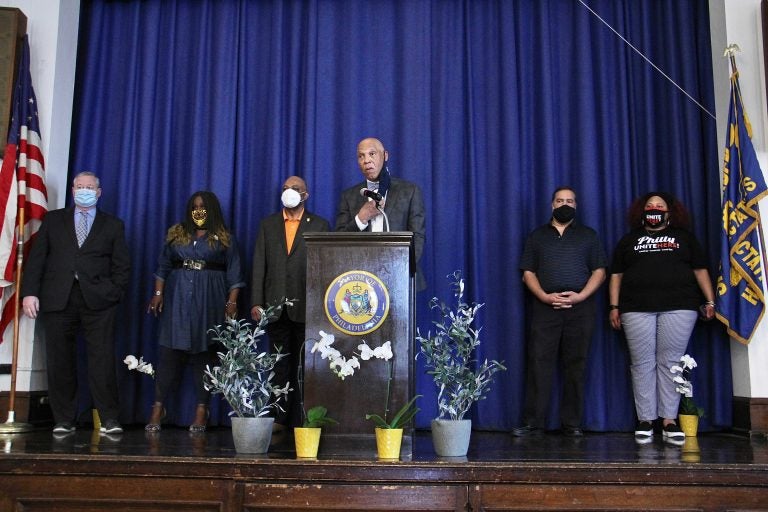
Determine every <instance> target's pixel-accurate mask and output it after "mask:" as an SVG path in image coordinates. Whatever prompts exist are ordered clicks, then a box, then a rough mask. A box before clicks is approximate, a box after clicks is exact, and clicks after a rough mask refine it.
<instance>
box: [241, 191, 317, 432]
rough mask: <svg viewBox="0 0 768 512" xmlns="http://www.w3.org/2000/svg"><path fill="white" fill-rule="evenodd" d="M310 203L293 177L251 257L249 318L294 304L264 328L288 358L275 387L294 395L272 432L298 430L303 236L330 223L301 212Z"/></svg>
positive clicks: (304, 276)
mask: <svg viewBox="0 0 768 512" xmlns="http://www.w3.org/2000/svg"><path fill="white" fill-rule="evenodd" d="M307 198H309V191H308V190H307V184H306V183H305V182H304V180H303V179H301V178H299V177H298V176H291V177H290V178H288V179H287V180H286V181H285V184H284V185H283V193H282V197H281V200H282V203H283V209H282V210H281V211H280V212H278V213H275V214H273V215H270V216H269V217H266V218H265V219H262V221H261V226H260V227H259V236H258V238H257V239H256V247H255V249H254V252H253V272H252V276H251V279H252V281H251V304H253V307H252V308H251V318H253V320H255V321H257V322H258V321H259V320H260V319H261V316H262V314H263V313H264V308H265V307H267V305H270V304H277V303H278V302H280V301H281V300H282V299H284V298H285V299H289V300H292V301H293V303H292V304H291V305H289V306H286V307H284V308H283V309H282V311H280V312H279V317H278V318H277V320H276V321H274V322H271V323H270V324H269V325H267V335H268V336H269V343H270V345H271V347H272V349H273V350H274V348H275V347H278V346H279V347H282V348H283V352H287V353H288V354H289V355H288V357H286V358H284V359H282V360H281V361H280V362H279V363H278V366H277V367H276V368H275V382H276V383H277V384H280V385H281V386H285V383H286V382H290V383H291V385H292V386H293V391H292V392H291V393H290V394H289V395H288V399H287V401H286V403H285V404H284V407H285V412H282V411H277V412H278V414H277V416H276V418H275V430H282V429H283V428H285V427H286V426H289V425H290V426H301V425H300V424H299V423H300V421H301V404H300V397H299V396H298V391H299V390H298V386H297V385H296V372H297V369H298V364H299V358H300V357H301V348H302V344H303V343H304V324H305V323H306V294H307V290H306V289H307V248H306V245H305V244H304V237H303V234H304V233H308V232H312V231H328V221H327V220H325V219H323V218H322V217H318V216H317V215H314V214H312V213H310V212H309V211H307V210H306V209H305V203H306V200H307Z"/></svg>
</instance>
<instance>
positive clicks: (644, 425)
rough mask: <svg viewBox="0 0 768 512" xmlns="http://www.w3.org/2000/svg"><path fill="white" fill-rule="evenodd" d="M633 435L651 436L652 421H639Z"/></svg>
mask: <svg viewBox="0 0 768 512" xmlns="http://www.w3.org/2000/svg"><path fill="white" fill-rule="evenodd" d="M635 436H637V437H653V423H651V422H650V421H639V422H638V423H637V427H635Z"/></svg>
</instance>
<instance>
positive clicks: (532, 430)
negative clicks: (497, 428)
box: [512, 425, 543, 437]
mask: <svg viewBox="0 0 768 512" xmlns="http://www.w3.org/2000/svg"><path fill="white" fill-rule="evenodd" d="M542 433H543V431H542V430H541V429H540V428H539V427H534V426H533V425H523V426H522V427H517V428H513V429H512V435H513V436H515V437H527V436H540V435H541V434H542Z"/></svg>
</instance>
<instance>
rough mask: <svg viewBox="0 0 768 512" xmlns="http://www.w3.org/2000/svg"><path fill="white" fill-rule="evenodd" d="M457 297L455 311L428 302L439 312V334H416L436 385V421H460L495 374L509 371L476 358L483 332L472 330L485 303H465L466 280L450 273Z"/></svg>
mask: <svg viewBox="0 0 768 512" xmlns="http://www.w3.org/2000/svg"><path fill="white" fill-rule="evenodd" d="M447 277H448V279H449V281H450V282H451V285H452V286H453V290H454V296H455V297H456V309H455V310H452V309H451V308H450V307H448V306H447V305H446V304H444V303H443V302H441V301H440V300H439V299H438V298H437V297H433V298H432V300H430V301H429V306H430V309H433V310H437V311H439V312H440V316H441V318H440V320H439V321H433V322H432V323H433V324H434V325H435V328H436V331H435V333H434V334H432V332H431V331H430V332H428V333H427V335H426V336H422V335H421V332H419V331H417V334H416V341H418V342H419V344H420V345H421V355H423V356H424V357H425V359H426V363H425V366H426V368H427V373H428V374H429V375H432V379H433V380H434V382H435V385H437V388H438V395H437V407H438V416H437V419H451V420H461V419H463V418H464V415H465V414H466V413H467V411H469V408H470V407H471V406H472V404H473V403H475V402H477V401H478V400H482V399H484V398H485V396H486V394H487V393H488V391H489V388H490V385H491V383H492V382H493V375H494V374H495V373H496V372H499V371H501V370H506V367H505V366H504V364H503V361H502V362H499V361H496V360H491V361H489V360H488V359H485V360H484V361H482V362H479V361H477V360H476V359H475V356H474V353H475V349H476V348H477V347H478V346H479V345H480V329H479V328H478V329H472V328H471V325H472V322H474V320H475V316H476V315H477V312H478V310H479V309H480V308H481V307H483V304H476V303H472V304H467V303H465V302H464V300H463V297H464V279H463V278H462V277H461V272H460V271H458V270H457V271H455V272H454V273H453V274H448V276H447Z"/></svg>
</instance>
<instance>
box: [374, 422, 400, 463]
mask: <svg viewBox="0 0 768 512" xmlns="http://www.w3.org/2000/svg"><path fill="white" fill-rule="evenodd" d="M402 442H403V429H401V428H379V427H376V450H377V451H378V454H379V458H380V459H390V460H392V459H399V458H400V444H402Z"/></svg>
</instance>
